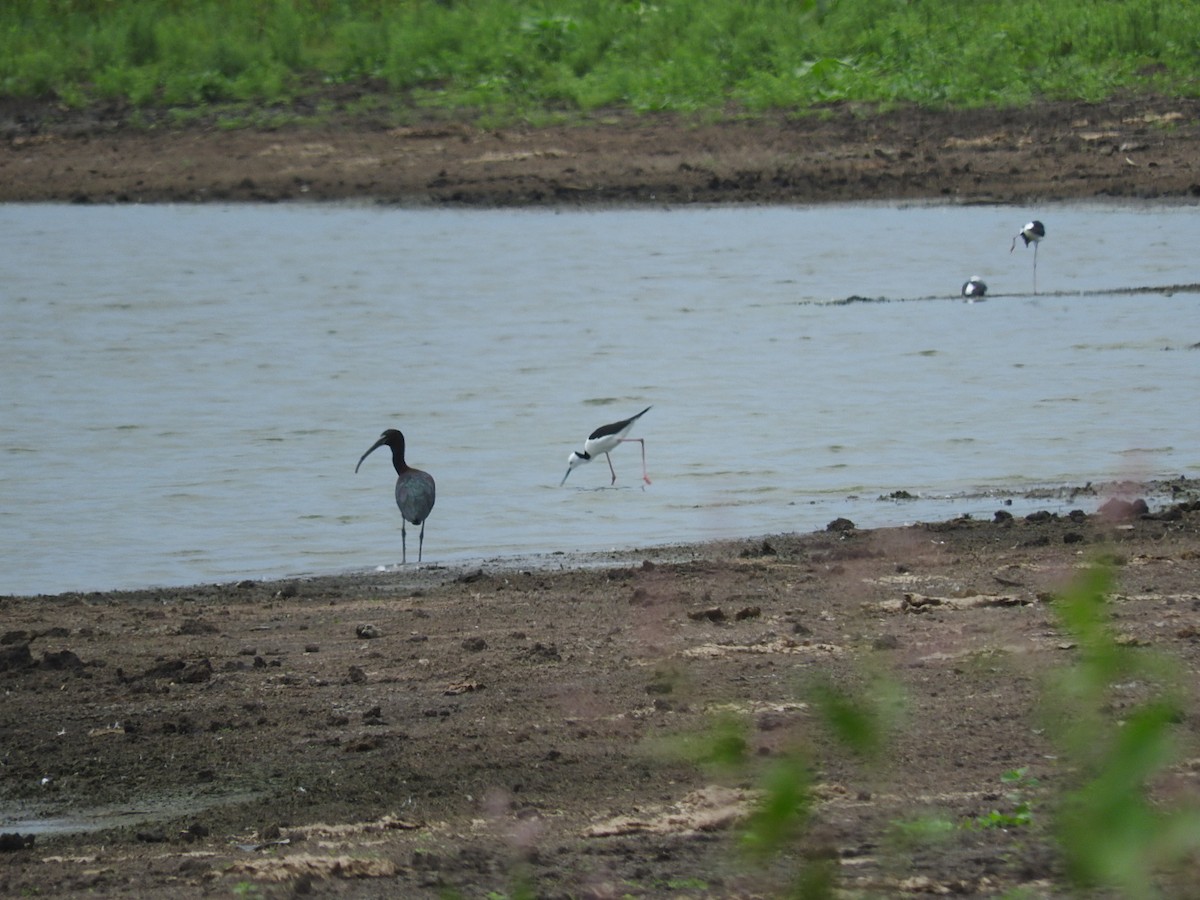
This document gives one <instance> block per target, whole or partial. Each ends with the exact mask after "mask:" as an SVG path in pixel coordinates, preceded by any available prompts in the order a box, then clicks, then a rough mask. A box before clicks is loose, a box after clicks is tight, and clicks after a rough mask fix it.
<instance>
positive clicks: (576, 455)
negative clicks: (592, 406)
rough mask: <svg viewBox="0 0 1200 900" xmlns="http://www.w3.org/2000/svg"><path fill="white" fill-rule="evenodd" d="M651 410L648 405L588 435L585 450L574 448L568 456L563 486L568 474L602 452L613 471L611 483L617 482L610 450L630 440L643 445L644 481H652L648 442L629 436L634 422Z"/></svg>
mask: <svg viewBox="0 0 1200 900" xmlns="http://www.w3.org/2000/svg"><path fill="white" fill-rule="evenodd" d="M649 411H650V407H649V406H647V407H646V408H645V409H643V410H642V411H641V412H640V413H638V414H637V415H636V416H630V417H629V418H628V419H622V420H621V421H620V422H611V423H609V424H608V425H601V426H600V427H599V428H597V429H596V430H595V431H593V432H592V433H591V434H589V435H588V439H587V440H586V441H584V442H583V451H582V452H580V451H578V450H572V451H571V455H570V456H568V457H567V474H566V475H564V476H563V479H562V481H560V482H559V483H558V486H559V487H562V486H563V485H564V484H566V483H567V475H570V474H571V472H572V471H573V470H574V469H576V468H577V467H578V466H582V465H583V464H584V463H587V462H591V461H592V460H593V459H595V458H596V457H597V456H599V455H600V454H601V453H603V454H604V458H605V459H607V460H608V471H609V472H611V473H612V481H611V482H610V484H616V483H617V471H616V469H614V468H613V464H612V457H611V456H609V455H608V454H609V451H611V450H615V449H616V448H617V445H618V444H621V443H624V442H626V441H629V442H630V443H633V442H637V443H639V444H641V445H642V481H644V482H645V483H646V484H649V483H650V476H649V475H647V474H646V442H645V441H644V440H642V439H641V438H627V437H625V435H627V434H629V430H630V429H631V428H633V423H634V422H636V421H637V420H638V419H640V418H641V417H642V416H644V415H645V414H646V413H648V412H649Z"/></svg>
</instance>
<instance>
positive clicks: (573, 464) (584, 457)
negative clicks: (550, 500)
mask: <svg viewBox="0 0 1200 900" xmlns="http://www.w3.org/2000/svg"><path fill="white" fill-rule="evenodd" d="M591 461H592V457H591V455H590V454H589V453H588V452H587V451H586V450H584V451H583V452H582V453H580V452H579V451H577V450H572V451H571V455H570V456H568V457H567V474H566V475H564V476H563V479H562V481H560V482H559V483H558V486H559V487H562V486H563V485H564V484H566V483H567V475H570V474H571V473H572V472H573V471H575V469H577V468H579V467H580V466H582V465H583V464H584V463H588V462H591Z"/></svg>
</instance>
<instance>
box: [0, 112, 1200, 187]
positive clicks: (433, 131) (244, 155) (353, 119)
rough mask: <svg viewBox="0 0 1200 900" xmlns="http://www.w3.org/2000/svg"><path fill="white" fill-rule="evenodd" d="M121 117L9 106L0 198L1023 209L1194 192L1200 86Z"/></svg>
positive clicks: (1199, 151)
mask: <svg viewBox="0 0 1200 900" xmlns="http://www.w3.org/2000/svg"><path fill="white" fill-rule="evenodd" d="M354 99H355V98H354V97H344V98H340V100H341V102H343V103H350V102H353V100H354ZM132 115H133V112H132V111H131V110H128V109H123V108H106V109H97V110H88V111H84V112H70V111H64V110H60V109H57V108H54V107H52V106H47V105H44V104H43V105H36V104H33V105H31V104H17V103H13V102H11V101H8V102H5V101H0V135H2V137H3V141H2V142H0V201H41V200H55V201H71V202H93V203H110V202H118V203H154V202H205V201H284V200H371V201H380V202H384V203H400V204H413V205H425V204H433V205H473V206H514V205H519V206H530V205H549V204H570V205H580V204H604V203H657V204H679V203H730V202H736V203H823V202H836V201H855V200H930V199H932V200H953V201H958V202H973V203H1017V204H1034V203H1041V202H1047V201H1052V200H1075V199H1091V198H1121V199H1123V198H1194V197H1197V196H1200V101H1195V100H1174V99H1167V98H1161V99H1154V100H1138V101H1123V102H1111V103H1105V104H1098V105H1089V104H1079V103H1045V104H1039V105H1036V106H1033V107H1031V108H1028V109H1022V110H1000V111H996V110H974V111H965V112H929V111H922V110H916V109H902V110H895V111H889V112H883V113H869V112H868V111H866V110H862V109H857V108H853V107H850V106H839V107H834V108H831V109H828V110H824V111H822V112H820V113H815V114H812V115H809V116H806V117H804V118H788V117H784V116H774V117H767V118H764V119H758V120H755V121H729V122H723V123H719V124H705V123H696V122H689V121H685V120H681V119H679V118H675V117H667V116H657V117H638V118H633V117H629V116H625V115H615V114H614V115H612V116H599V117H596V118H594V119H592V120H591V121H589V122H587V123H583V124H578V125H572V126H566V127H549V128H539V129H531V128H520V127H513V128H503V129H496V130H480V129H477V128H474V127H470V126H467V125H461V124H454V123H439V122H428V123H423V124H416V125H405V126H400V127H397V126H395V125H394V124H393V123H391V122H389V121H386V120H380V119H370V118H363V117H361V116H351V115H349V114H345V113H337V112H334V113H332V114H330V115H329V116H327V117H326V121H327V124H325V125H322V126H320V127H299V126H297V127H281V128H278V129H274V130H265V131H264V130H255V129H228V128H225V127H222V125H221V123H220V122H219V121H217V120H215V119H214V120H211V121H207V122H205V121H199V122H196V123H194V124H192V125H190V126H188V127H187V128H184V129H182V130H178V129H173V128H170V127H166V126H165V125H154V126H153V127H149V128H146V127H137V128H135V127H131V125H130V121H131V116H132ZM138 115H139V117H140V118H141V119H142V120H146V119H149V120H150V121H151V122H152V123H153V122H154V121H155V119H156V118H158V119H161V120H162V121H166V120H167V116H166V113H159V114H157V115H156V114H155V113H153V112H141V113H139V114H138Z"/></svg>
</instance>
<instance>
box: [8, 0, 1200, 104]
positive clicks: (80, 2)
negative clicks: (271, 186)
mask: <svg viewBox="0 0 1200 900" xmlns="http://www.w3.org/2000/svg"><path fill="white" fill-rule="evenodd" d="M1197 34H1200V5H1198V4H1193V3H1180V2H1178V0H1059V2H1055V3H1046V2H1045V0H1008V2H1003V3H1001V2H980V3H965V2H962V0H658V2H641V0H555V2H550V0H544V2H520V0H274V2H270V0H6V2H5V3H3V4H0V96H7V97H15V98H54V99H56V100H58V101H59V102H63V103H66V104H69V105H75V106H83V105H87V104H89V103H95V102H109V101H113V100H119V101H124V102H128V103H131V104H133V105H135V106H147V107H148V106H155V107H163V106H165V107H177V106H179V107H197V106H204V105H207V104H215V103H224V104H229V103H242V104H280V103H287V102H290V101H293V100H295V99H296V98H297V97H302V96H307V95H312V94H314V93H317V92H321V91H328V90H330V89H333V88H336V87H337V86H339V85H355V86H365V87H367V88H369V89H370V90H372V91H378V92H380V93H383V94H386V95H389V96H391V97H392V98H393V102H394V103H395V104H397V105H399V106H403V107H405V108H410V109H418V110H426V111H433V110H436V111H442V112H446V111H449V112H451V113H453V114H456V115H467V116H474V117H478V116H488V117H492V118H496V117H509V118H529V117H539V116H541V117H544V116H545V115H546V114H547V113H558V114H562V115H578V114H581V113H588V112H593V111H596V110H601V109H623V110H632V111H640V112H647V111H657V110H663V111H671V112H709V113H711V112H718V113H722V114H726V113H729V112H731V111H732V112H735V113H741V114H754V113H756V112H766V111H777V110H784V111H792V112H804V111H806V110H810V109H812V108H814V107H816V106H819V105H821V104H827V103H831V102H837V101H856V102H865V103H875V104H901V103H916V104H920V105H924V106H931V107H947V106H952V107H971V106H984V105H1000V106H1006V105H1020V104H1025V103H1028V102H1030V101H1032V100H1035V99H1039V98H1047V99H1072V100H1091V101H1098V100H1103V99H1105V98H1107V97H1111V96H1114V95H1116V94H1128V93H1134V94H1136V93H1148V92H1155V93H1164V94H1168V95H1179V96H1197V95H1198V94H1200V53H1198V52H1197V39H1196V37H1195V36H1196V35H1197Z"/></svg>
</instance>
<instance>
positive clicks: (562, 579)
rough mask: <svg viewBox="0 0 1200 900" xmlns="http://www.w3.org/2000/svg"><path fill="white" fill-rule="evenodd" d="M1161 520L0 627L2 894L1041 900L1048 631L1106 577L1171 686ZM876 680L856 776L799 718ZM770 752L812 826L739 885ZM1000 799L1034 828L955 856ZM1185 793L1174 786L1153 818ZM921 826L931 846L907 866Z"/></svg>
mask: <svg viewBox="0 0 1200 900" xmlns="http://www.w3.org/2000/svg"><path fill="white" fill-rule="evenodd" d="M1177 487H1178V490H1177V491H1176V492H1175V493H1176V495H1177V501H1178V502H1175V503H1170V504H1164V505H1157V504H1155V505H1152V506H1150V507H1149V508H1145V507H1142V506H1140V505H1137V504H1136V503H1133V502H1130V501H1124V500H1122V501H1115V502H1108V503H1101V502H1099V501H1098V500H1096V501H1095V502H1094V503H1093V507H1094V510H1093V511H1090V512H1084V511H1083V510H1079V511H1073V512H1072V513H1071V514H1070V515H1058V514H1053V513H1042V514H1032V515H1029V516H1022V517H1010V516H1006V515H1005V514H1004V512H1003V510H998V511H997V515H996V516H995V518H994V520H992V521H977V520H972V519H969V518H961V519H955V520H952V521H947V522H938V523H927V524H918V525H912V526H907V527H898V528H880V529H872V530H860V529H856V528H854V527H853V524H852V523H849V522H836V523H831V524H830V527H829V528H828V529H827V530H825V531H822V532H818V533H813V534H783V535H773V536H769V537H766V538H756V539H754V540H741V541H723V542H714V543H709V544H701V545H687V546H683V545H680V546H675V547H668V548H660V549H658V550H652V551H630V552H629V553H627V554H625V555H624V556H623V558H614V559H610V560H608V561H607V564H606V565H604V566H602V567H570V566H567V567H563V568H551V567H543V568H523V567H488V566H485V567H482V568H478V569H471V570H462V569H451V568H446V569H443V568H438V567H425V568H412V569H409V570H397V571H388V572H383V573H370V574H363V575H356V576H344V577H319V578H311V579H289V580H286V581H277V582H258V581H246V582H238V583H234V584H225V585H197V586H193V587H188V588H177V589H163V590H144V591H135V592H117V593H86V594H66V595H61V596H58V597H35V598H18V597H5V598H0V614H2V615H3V620H4V623H5V625H4V634H3V635H0V651H2V652H0V662H2V663H3V665H0V685H2V686H3V689H4V691H5V704H4V706H3V710H2V711H0V737H2V738H3V746H4V748H5V749H4V751H3V756H2V762H3V765H4V769H3V771H4V779H3V782H2V787H0V814H2V815H3V817H4V818H3V820H2V821H3V822H4V825H3V826H2V827H0V831H2V832H6V833H8V835H9V836H8V837H7V838H4V839H3V840H0V845H2V846H3V850H2V851H0V852H3V853H4V857H3V862H4V865H3V866H0V891H2V892H3V893H5V894H8V895H18V894H21V893H23V892H29V891H40V892H46V893H54V894H56V895H62V896H76V895H80V896H81V895H83V894H92V893H95V892H104V893H106V894H114V895H118V896H121V895H129V896H134V895H145V894H146V893H158V892H165V891H170V892H172V893H173V894H175V895H177V896H180V897H192V896H195V897H201V896H210V895H212V894H214V893H217V894H220V893H228V892H230V891H238V890H246V889H250V888H251V887H252V888H253V889H254V890H256V891H258V892H260V893H261V894H262V895H263V896H280V897H282V896H292V895H295V894H306V895H316V896H354V897H394V896H401V895H402V896H411V897H430V898H432V897H440V896H446V895H447V892H450V893H451V894H455V895H458V896H484V895H486V894H487V893H488V892H507V893H511V892H513V891H515V890H518V889H520V888H521V886H522V885H527V886H531V887H532V889H533V890H534V891H535V893H536V895H537V896H545V897H580V896H586V897H618V896H639V897H640V896H644V897H655V896H685V897H770V896H778V895H779V892H780V891H782V890H784V888H785V886H786V885H787V884H788V883H789V881H790V879H792V878H794V877H795V876H796V873H798V872H799V871H801V870H803V869H804V868H805V867H806V866H813V865H815V864H816V863H817V862H818V861H820V864H821V865H823V866H832V869H831V871H833V872H834V873H835V877H836V879H837V883H838V884H839V885H841V886H842V887H845V888H847V889H851V890H858V891H861V892H863V893H864V895H866V896H896V895H898V894H906V893H912V892H913V891H914V890H916V891H917V892H918V893H929V892H946V891H949V892H953V893H956V894H960V895H967V896H992V895H995V894H997V893H1002V892H1003V891H1005V890H1018V889H1019V890H1026V891H1033V892H1034V893H1035V895H1036V896H1060V895H1062V896H1065V895H1066V883H1065V880H1064V874H1063V867H1062V862H1061V860H1060V859H1059V857H1058V854H1057V851H1056V848H1055V845H1054V842H1053V839H1052V821H1053V819H1052V814H1051V810H1052V808H1053V806H1054V803H1055V802H1056V801H1055V798H1056V796H1058V795H1059V794H1061V792H1062V791H1063V790H1065V789H1066V787H1067V786H1069V785H1070V784H1071V777H1072V776H1071V766H1070V764H1069V762H1068V761H1066V760H1063V759H1062V758H1061V757H1060V755H1059V752H1058V749H1057V748H1056V747H1055V746H1054V745H1053V743H1052V741H1050V739H1049V738H1048V737H1047V735H1046V732H1045V722H1044V720H1043V719H1042V704H1043V702H1044V700H1043V690H1044V685H1045V683H1046V678H1047V675H1048V673H1049V672H1051V671H1053V670H1054V669H1056V668H1059V667H1062V666H1064V665H1067V664H1068V663H1069V662H1070V660H1071V658H1072V653H1071V648H1072V646H1073V644H1072V642H1071V641H1069V640H1068V639H1067V636H1066V635H1064V633H1063V632H1062V630H1061V628H1060V627H1059V626H1058V624H1057V622H1056V618H1055V612H1054V604H1055V597H1056V596H1057V595H1058V593H1060V592H1061V591H1063V590H1064V589H1066V588H1067V587H1068V586H1069V585H1070V584H1071V583H1072V581H1073V579H1075V578H1076V577H1078V573H1079V572H1080V571H1081V567H1084V566H1087V565H1090V564H1092V563H1094V562H1095V561H1097V560H1101V559H1103V560H1107V561H1108V562H1109V563H1110V564H1111V565H1112V566H1113V568H1114V572H1115V577H1116V585H1117V586H1116V592H1115V594H1114V597H1113V602H1114V604H1115V607H1114V609H1115V615H1116V617H1117V618H1116V619H1115V626H1116V628H1117V629H1118V631H1119V634H1120V635H1121V639H1122V640H1127V641H1130V642H1132V645H1133V646H1137V647H1144V648H1146V650H1145V652H1147V653H1150V652H1153V653H1160V654H1163V655H1164V656H1165V657H1167V658H1169V659H1172V660H1174V661H1175V662H1176V663H1177V664H1179V665H1182V666H1184V667H1185V669H1186V670H1187V671H1195V669H1196V667H1197V666H1200V500H1197V496H1198V495H1200V491H1198V490H1197V486H1196V484H1195V483H1194V482H1183V481H1181V482H1179V483H1178V485H1177ZM1088 499H1089V500H1091V499H1093V498H1088ZM1093 507H1089V509H1093ZM871 673H875V674H876V675H878V674H879V673H884V674H885V676H886V678H887V680H888V683H890V684H891V685H892V687H893V689H894V690H895V691H896V697H897V698H902V705H901V706H897V707H896V710H895V712H897V713H899V712H900V711H901V710H903V715H902V716H901V717H900V718H899V719H898V720H897V721H898V726H897V728H896V729H895V730H894V731H893V732H891V733H889V738H888V754H887V762H886V763H884V764H883V765H865V764H863V762H862V761H861V760H859V759H856V758H855V756H854V755H853V754H850V753H847V752H846V751H845V749H844V748H842V747H840V746H839V745H838V744H837V743H836V742H833V741H832V740H831V739H830V738H829V736H828V734H827V733H826V732H825V731H824V730H823V729H822V727H821V725H820V722H819V720H818V719H816V718H815V717H814V716H813V714H812V711H811V707H810V699H811V694H810V692H811V689H812V686H813V685H814V684H817V683H820V682H822V681H824V680H829V679H831V680H833V681H834V683H837V684H839V685H843V686H854V687H857V688H863V687H864V686H865V685H867V684H869V683H870V680H871V677H873V676H872V675H871ZM1145 687H1146V686H1143V687H1142V688H1138V687H1136V686H1132V687H1126V688H1124V689H1123V690H1124V691H1125V692H1126V696H1124V698H1123V700H1122V702H1124V703H1130V702H1135V701H1136V699H1137V698H1138V697H1139V696H1142V694H1143V692H1144V690H1145ZM1131 691H1132V693H1130V692H1131ZM898 702H901V701H899V700H898ZM1187 704H1188V706H1187V713H1186V715H1185V716H1184V717H1183V719H1182V720H1181V722H1180V723H1179V725H1178V732H1179V734H1178V737H1179V739H1180V740H1181V742H1183V743H1184V744H1185V746H1191V745H1194V743H1195V740H1196V737H1197V735H1196V731H1197V722H1200V718H1197V716H1196V713H1197V712H1200V709H1198V708H1197V705H1196V699H1195V698H1193V697H1189V698H1188V700H1187ZM728 715H734V716H736V717H738V718H739V720H740V721H743V722H745V723H746V725H747V728H748V730H747V732H746V738H747V741H748V744H747V749H748V751H749V752H748V756H747V757H746V762H745V764H744V765H743V766H741V767H737V768H734V769H722V768H721V767H714V766H712V765H709V764H706V763H704V762H703V760H702V757H703V752H701V754H700V757H697V756H696V753H697V751H696V748H695V744H696V742H697V741H700V742H701V746H703V741H704V740H706V739H705V738H704V735H706V734H709V733H710V730H711V729H712V727H713V722H714V721H716V720H718V719H720V717H722V716H728ZM689 748H691V749H689ZM798 750H803V752H804V753H805V754H807V755H809V757H810V759H811V761H812V766H813V774H814V778H815V785H814V792H815V793H814V798H815V799H814V802H815V806H814V810H813V819H812V821H811V823H810V825H809V827H808V828H806V829H805V830H804V831H803V832H802V833H801V834H799V835H797V837H796V839H795V840H794V841H793V842H789V843H788V844H787V846H786V848H785V850H784V851H783V853H782V854H781V855H780V856H779V857H778V858H777V859H776V860H775V861H774V862H772V863H771V864H769V865H765V866H764V865H758V864H752V863H749V862H748V861H747V859H746V857H745V856H744V854H742V853H741V852H739V850H738V844H739V840H740V838H739V835H740V834H741V829H742V827H743V826H744V824H745V822H746V818H747V816H748V815H749V812H750V810H751V809H752V808H753V805H754V803H755V799H756V797H757V796H758V793H757V791H758V789H759V788H758V785H759V784H760V783H761V779H762V778H763V777H764V775H763V773H764V772H765V771H766V770H767V769H769V767H770V766H771V765H772V764H776V763H778V762H779V761H781V760H783V759H787V758H790V755H791V754H794V753H795V752H798ZM1187 758H1188V755H1187V754H1186V753H1185V754H1184V755H1183V756H1182V757H1181V760H1186V759H1187ZM1021 768H1025V769H1027V770H1028V771H1029V772H1030V773H1031V776H1030V777H1031V778H1036V783H1037V787H1036V789H1034V788H1032V787H1031V788H1030V789H1029V790H1030V791H1031V794H1030V796H1029V797H1028V798H1027V799H1028V800H1029V801H1030V802H1031V803H1033V805H1034V808H1035V809H1037V810H1038V815H1037V816H1035V817H1033V818H1032V819H1031V821H1029V822H1028V823H1026V824H1023V825H1021V826H1020V827H1012V828H978V827H971V826H970V823H972V822H976V821H980V820H983V819H985V818H986V817H987V816H989V815H990V814H992V813H993V812H997V811H1000V812H1001V814H1003V810H1004V809H1006V808H1007V807H1005V804H1006V803H1009V802H1010V801H1008V800H1007V799H1006V794H1005V792H1004V791H1003V790H1002V788H1001V781H1000V779H1001V776H1002V775H1003V774H1004V773H1005V772H1009V771H1012V770H1016V769H1021ZM1191 771H1192V770H1191V768H1189V765H1188V763H1187V762H1186V761H1181V762H1180V763H1179V765H1178V766H1172V767H1170V768H1169V770H1168V774H1169V778H1168V781H1167V783H1166V785H1165V786H1164V787H1163V788H1161V790H1165V791H1166V794H1164V795H1163V797H1162V800H1163V801H1164V802H1175V801H1178V800H1180V799H1181V797H1188V796H1191V794H1192V793H1194V791H1195V786H1194V785H1193V784H1192V776H1191V774H1189V773H1191ZM922 821H937V822H945V823H948V824H947V825H946V826H945V827H946V828H947V829H948V830H947V831H946V832H945V833H943V834H940V835H939V836H937V837H935V838H934V837H931V838H929V840H928V842H926V841H925V840H923V839H916V838H913V837H912V836H911V835H909V836H908V837H905V835H906V834H908V832H906V831H905V828H907V827H909V824H911V823H918V824H916V825H911V827H912V828H914V829H915V828H918V825H919V823H920V822H922ZM906 823H909V824H906ZM30 838H32V841H31V840H30Z"/></svg>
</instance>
